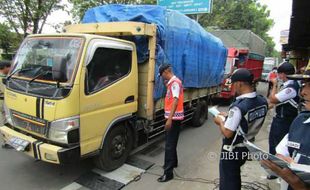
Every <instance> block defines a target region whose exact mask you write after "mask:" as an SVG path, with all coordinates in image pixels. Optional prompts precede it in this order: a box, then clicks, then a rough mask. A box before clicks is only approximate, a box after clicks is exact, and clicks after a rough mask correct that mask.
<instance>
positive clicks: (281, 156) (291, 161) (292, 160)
mask: <svg viewBox="0 0 310 190" xmlns="http://www.w3.org/2000/svg"><path fill="white" fill-rule="evenodd" d="M277 157H279V158H281V159H282V160H285V161H286V162H288V163H294V162H295V161H294V159H293V158H291V157H288V156H283V155H281V154H277Z"/></svg>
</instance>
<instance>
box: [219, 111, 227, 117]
mask: <svg viewBox="0 0 310 190" xmlns="http://www.w3.org/2000/svg"><path fill="white" fill-rule="evenodd" d="M219 115H222V116H224V117H227V116H228V114H227V113H226V112H220V113H219Z"/></svg>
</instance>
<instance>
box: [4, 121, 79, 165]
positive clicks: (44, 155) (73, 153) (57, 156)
mask: <svg viewBox="0 0 310 190" xmlns="http://www.w3.org/2000/svg"><path fill="white" fill-rule="evenodd" d="M0 133H1V134H2V136H3V140H4V143H7V144H9V140H10V139H11V138H18V139H21V140H24V141H27V142H29V146H28V147H27V148H26V149H25V150H24V151H23V152H24V153H25V154H27V155H28V156H30V157H33V158H34V159H36V160H42V161H45V162H50V163H54V164H67V163H72V162H75V161H76V160H78V159H79V158H80V147H74V148H63V147H60V146H55V145H52V144H48V143H44V142H42V141H40V140H38V139H35V138H33V137H30V136H27V135H25V134H22V133H19V132H17V131H15V130H13V129H11V128H9V127H7V126H2V127H0Z"/></svg>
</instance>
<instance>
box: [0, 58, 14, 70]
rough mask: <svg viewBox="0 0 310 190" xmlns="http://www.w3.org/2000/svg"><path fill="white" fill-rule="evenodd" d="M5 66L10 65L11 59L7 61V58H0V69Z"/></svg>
mask: <svg viewBox="0 0 310 190" xmlns="http://www.w3.org/2000/svg"><path fill="white" fill-rule="evenodd" d="M6 67H11V61H9V60H1V61H0V70H2V69H4V68H6Z"/></svg>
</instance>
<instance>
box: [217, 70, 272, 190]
mask: <svg viewBox="0 0 310 190" xmlns="http://www.w3.org/2000/svg"><path fill="white" fill-rule="evenodd" d="M231 81H232V85H233V87H234V89H235V92H236V96H237V97H236V101H234V102H233V103H232V104H231V106H230V108H229V111H228V116H227V114H226V113H221V115H223V116H226V117H227V118H226V120H225V121H224V120H223V119H221V117H219V116H217V117H215V118H214V122H215V123H216V124H217V125H218V126H219V128H220V131H221V133H222V134H223V135H224V138H223V145H222V150H221V159H220V190H240V189H241V175H240V172H241V171H240V167H241V166H242V165H243V164H244V163H245V162H246V160H247V159H248V158H249V154H248V149H247V148H246V147H245V146H244V144H243V141H244V139H245V138H246V139H248V140H250V141H253V139H254V137H255V136H256V135H257V133H258V132H259V130H260V128H261V127H262V125H263V122H264V120H265V117H266V114H267V110H268V103H267V100H266V98H264V97H263V96H261V95H257V94H256V92H255V91H254V87H253V84H252V83H253V75H252V74H251V73H250V71H248V70H247V69H243V68H241V69H237V70H235V72H234V73H233V74H232V76H231ZM229 155H230V156H229Z"/></svg>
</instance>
